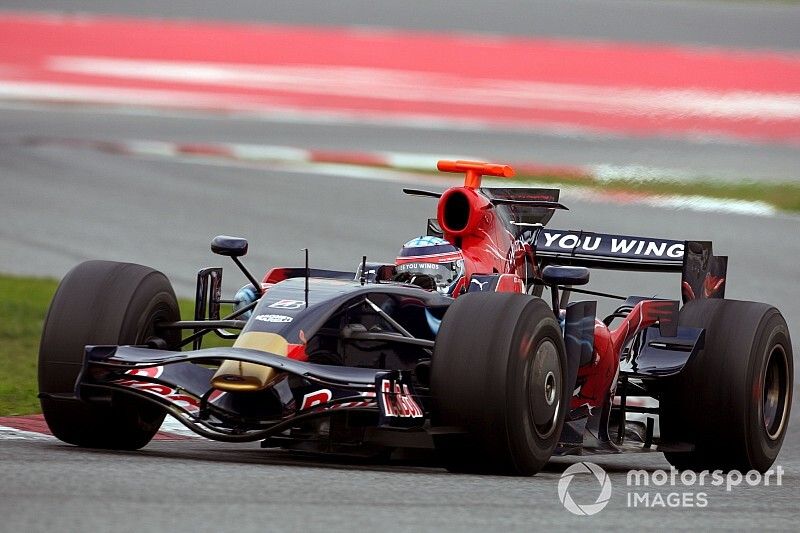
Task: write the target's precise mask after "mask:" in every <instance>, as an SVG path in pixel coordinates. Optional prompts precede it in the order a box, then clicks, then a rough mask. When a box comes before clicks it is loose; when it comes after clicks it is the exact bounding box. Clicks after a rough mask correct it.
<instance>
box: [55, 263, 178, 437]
mask: <svg viewBox="0 0 800 533" xmlns="http://www.w3.org/2000/svg"><path fill="white" fill-rule="evenodd" d="M179 319H180V312H179V310H178V303H177V300H176V299H175V292H174V291H173V289H172V285H171V284H170V282H169V281H168V280H167V278H166V277H165V276H164V274H162V273H161V272H158V271H155V270H153V269H151V268H147V267H144V266H141V265H134V264H130V263H115V262H110V261H87V262H85V263H82V264H80V265H78V266H76V267H75V268H73V269H72V270H71V271H70V272H69V273H67V275H66V276H65V277H64V279H63V280H62V281H61V284H60V285H59V286H58V289H57V290H56V293H55V296H54V297H53V301H52V303H51V304H50V310H49V311H48V313H47V317H46V318H45V321H44V329H43V332H42V340H41V344H40V346H39V392H40V396H39V397H40V401H41V405H42V412H43V413H44V418H45V421H46V422H47V425H48V426H49V428H50V431H51V432H52V433H53V435H55V436H56V437H57V438H58V439H60V440H62V441H64V442H67V443H69V444H75V445H77V446H84V447H89V448H107V449H118V450H136V449H139V448H141V447H142V446H144V445H146V444H147V443H148V442H150V440H151V439H152V438H153V436H154V435H155V434H156V432H157V431H158V428H159V427H160V426H161V423H162V422H163V421H164V411H163V410H162V409H160V408H159V407H158V406H155V405H153V404H151V403H149V402H147V401H145V400H141V399H137V398H135V397H132V396H129V395H126V394H123V393H113V394H112V396H111V401H110V402H107V403H106V402H104V403H102V404H93V403H88V402H83V401H78V400H76V399H68V398H69V396H70V395H72V394H73V393H74V392H75V382H76V379H77V377H78V374H79V372H80V370H81V368H82V364H83V358H84V347H85V346H86V345H87V344H94V345H101V344H114V345H116V344H120V345H121V344H145V343H147V342H148V341H154V340H155V339H156V338H159V339H161V340H162V341H164V342H165V343H166V346H167V347H171V348H175V347H177V346H178V344H179V342H180V333H179V332H178V331H177V330H170V331H168V332H161V331H157V330H156V327H155V325H156V323H157V322H159V321H176V320H179ZM162 345H163V343H162ZM52 395H56V396H55V397H54V396H52ZM59 396H60V398H59Z"/></svg>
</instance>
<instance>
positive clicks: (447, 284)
mask: <svg viewBox="0 0 800 533" xmlns="http://www.w3.org/2000/svg"><path fill="white" fill-rule="evenodd" d="M395 265H396V266H395V272H396V274H395V277H394V280H395V281H400V282H403V283H412V284H414V285H419V286H420V287H422V288H423V289H428V290H437V291H439V292H440V293H442V294H450V293H452V291H453V289H454V288H455V286H456V284H457V283H458V281H459V280H460V279H461V277H462V276H463V275H464V256H463V254H462V253H461V251H460V250H459V249H458V248H456V247H455V246H453V245H452V244H450V243H449V242H447V241H446V240H444V239H442V238H439V237H417V238H416V239H411V240H410V241H408V242H407V243H405V244H404V245H403V248H402V249H401V250H400V254H399V256H398V257H397V260H396V261H395Z"/></svg>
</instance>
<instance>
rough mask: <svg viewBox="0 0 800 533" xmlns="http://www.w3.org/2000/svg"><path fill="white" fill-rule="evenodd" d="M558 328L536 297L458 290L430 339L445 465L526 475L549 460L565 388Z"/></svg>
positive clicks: (564, 405) (563, 410)
mask: <svg viewBox="0 0 800 533" xmlns="http://www.w3.org/2000/svg"><path fill="white" fill-rule="evenodd" d="M566 379H567V372H566V356H565V349H564V341H563V338H562V336H561V328H560V327H559V324H558V322H557V321H556V319H555V316H554V315H553V312H552V310H550V308H549V307H548V306H547V305H546V304H545V303H544V302H543V301H542V300H541V299H539V298H534V297H531V296H528V295H522V294H510V293H472V294H465V295H462V296H460V297H459V298H458V299H457V300H456V302H455V303H454V304H453V305H452V306H451V307H450V309H448V311H447V313H446V314H445V316H444V319H443V321H442V325H441V328H440V330H439V334H438V335H437V338H436V346H435V348H434V354H433V360H432V366H431V393H432V395H433V424H434V426H447V427H451V428H457V429H458V430H460V431H461V433H456V434H451V435H447V434H443V435H437V436H436V441H435V442H436V448H437V451H438V452H439V454H440V456H441V458H442V459H443V461H444V463H445V466H446V467H447V468H448V470H451V471H455V472H474V473H492V474H512V475H533V474H536V473H537V472H538V471H539V470H540V469H541V468H542V467H543V466H544V465H545V464H546V463H547V461H548V460H549V459H550V456H551V455H552V453H553V449H554V448H555V446H556V444H557V441H558V438H559V436H560V434H561V427H562V425H563V421H564V417H565V415H566V410H567V408H568V406H569V398H570V391H569V387H568V386H567V383H566Z"/></svg>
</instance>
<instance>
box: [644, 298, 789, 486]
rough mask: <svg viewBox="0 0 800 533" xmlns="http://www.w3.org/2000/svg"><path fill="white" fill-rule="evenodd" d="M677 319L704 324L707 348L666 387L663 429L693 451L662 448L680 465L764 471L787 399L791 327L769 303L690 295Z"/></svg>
mask: <svg viewBox="0 0 800 533" xmlns="http://www.w3.org/2000/svg"><path fill="white" fill-rule="evenodd" d="M679 324H680V325H682V326H691V327H696V328H704V329H705V330H706V338H705V346H704V348H703V349H702V350H701V351H700V353H698V354H697V356H696V357H695V358H693V359H692V360H691V361H689V363H688V364H687V366H686V368H684V370H683V371H682V372H681V373H680V374H679V375H678V376H676V377H675V378H674V380H673V381H672V382H671V383H669V384H668V385H667V388H666V390H665V391H664V393H663V396H662V399H661V420H660V425H661V432H662V438H663V439H664V440H667V441H676V442H686V443H690V444H693V445H694V450H693V451H691V452H685V453H665V456H666V458H667V460H668V461H669V462H670V463H671V464H672V465H674V466H675V467H677V468H680V469H693V470H706V469H708V470H714V469H717V468H719V469H723V470H731V469H736V470H740V471H742V472H746V471H749V470H758V471H760V472H765V471H766V470H767V469H769V467H770V466H771V465H772V464H773V462H774V461H775V458H776V457H777V456H778V452H779V451H780V449H781V445H782V444H783V439H784V436H785V435H786V429H787V426H788V422H789V413H790V410H791V404H792V389H793V380H794V363H793V359H792V343H791V339H790V338H789V330H788V327H787V325H786V321H785V320H784V318H783V316H782V315H781V313H780V312H779V311H778V310H777V309H775V308H774V307H772V306H770V305H767V304H762V303H755V302H741V301H734V300H718V299H709V300H693V301H691V302H689V303H688V304H686V306H684V308H683V309H682V310H681V313H680V319H679Z"/></svg>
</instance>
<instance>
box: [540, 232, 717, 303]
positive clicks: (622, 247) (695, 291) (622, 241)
mask: <svg viewBox="0 0 800 533" xmlns="http://www.w3.org/2000/svg"><path fill="white" fill-rule="evenodd" d="M532 233H534V234H533V235H532V236H531V240H532V243H531V244H532V246H533V248H534V250H535V254H536V258H537V260H538V261H540V262H541V263H542V265H547V264H558V265H575V266H586V267H591V268H605V269H609V270H633V271H643V272H680V273H681V277H682V279H681V292H682V295H683V301H684V302H687V301H689V300H694V299H696V298H724V297H725V281H726V278H727V270H728V258H727V257H726V256H715V255H714V254H713V252H712V246H711V242H708V241H678V240H671V239H656V238H652V237H634V236H630V235H612V234H604V233H591V232H586V231H574V230H559V229H549V228H542V229H540V230H539V231H536V232H532Z"/></svg>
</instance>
